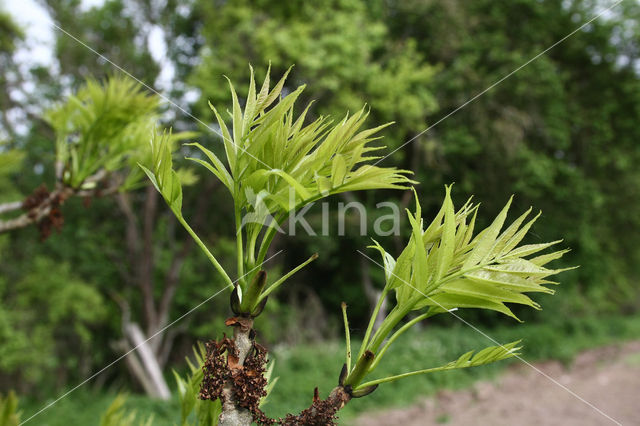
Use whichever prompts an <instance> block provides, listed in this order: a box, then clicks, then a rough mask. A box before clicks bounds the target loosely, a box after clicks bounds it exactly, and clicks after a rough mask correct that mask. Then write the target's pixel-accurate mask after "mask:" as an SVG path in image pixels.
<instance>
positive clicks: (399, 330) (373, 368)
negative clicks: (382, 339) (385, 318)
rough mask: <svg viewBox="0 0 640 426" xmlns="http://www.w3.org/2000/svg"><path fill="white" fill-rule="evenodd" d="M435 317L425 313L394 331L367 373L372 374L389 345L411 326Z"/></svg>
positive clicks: (430, 313)
mask: <svg viewBox="0 0 640 426" xmlns="http://www.w3.org/2000/svg"><path fill="white" fill-rule="evenodd" d="M433 315H435V314H434V313H432V312H425V313H424V314H422V315H418V316H417V317H415V318H414V319H412V320H411V321H409V322H407V323H406V324H405V325H403V326H402V327H400V328H399V329H398V330H396V332H395V333H393V334H392V335H391V337H390V338H389V340H387V342H386V343H385V344H384V346H383V347H382V349H380V352H378V353H377V354H376V359H375V360H374V361H373V364H371V368H370V369H369V372H372V371H373V370H375V368H376V367H377V366H378V363H379V362H380V360H381V359H382V356H383V355H384V353H385V352H386V351H387V349H389V347H390V346H391V344H392V343H393V342H394V341H395V340H396V339H397V338H398V337H400V336H401V335H402V334H403V333H404V332H405V331H407V330H408V329H410V328H411V327H412V326H414V325H415V324H417V323H419V322H420V321H422V320H425V319H427V318H429V317H431V316H433Z"/></svg>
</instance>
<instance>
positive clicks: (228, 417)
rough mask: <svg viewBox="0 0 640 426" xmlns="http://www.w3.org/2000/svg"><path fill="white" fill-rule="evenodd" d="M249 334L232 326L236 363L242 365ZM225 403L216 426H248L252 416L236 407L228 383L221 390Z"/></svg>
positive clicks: (239, 327)
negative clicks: (236, 351)
mask: <svg viewBox="0 0 640 426" xmlns="http://www.w3.org/2000/svg"><path fill="white" fill-rule="evenodd" d="M250 332H251V328H250V327H246V328H245V327H241V326H238V325H236V326H234V340H235V344H236V349H237V350H238V363H239V364H240V365H243V364H244V360H245V359H246V358H247V355H248V354H249V351H250V350H251V347H252V345H253V342H252V341H251V339H250V338H249V333H250ZM222 393H223V394H224V397H225V402H224V404H223V405H222V414H220V418H219V422H218V426H250V425H251V422H252V421H253V416H252V415H251V413H250V412H249V410H247V409H246V408H242V407H239V406H238V405H236V401H235V398H234V397H233V389H232V387H231V384H230V383H227V384H226V385H225V386H224V389H223V390H222Z"/></svg>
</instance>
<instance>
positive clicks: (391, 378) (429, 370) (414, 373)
mask: <svg viewBox="0 0 640 426" xmlns="http://www.w3.org/2000/svg"><path fill="white" fill-rule="evenodd" d="M456 368H467V367H456V366H455V365H443V366H440V367H434V368H427V369H424V370H417V371H411V372H409V373H404V374H398V375H396V376H389V377H383V378H381V379H376V380H371V381H370V382H366V383H363V384H361V385H358V386H357V387H356V389H360V388H366V387H368V386H374V385H379V384H380V383H388V382H393V381H394V380H399V379H404V378H405V377H411V376H417V375H419V374H427V373H435V372H437V371H445V370H454V369H456Z"/></svg>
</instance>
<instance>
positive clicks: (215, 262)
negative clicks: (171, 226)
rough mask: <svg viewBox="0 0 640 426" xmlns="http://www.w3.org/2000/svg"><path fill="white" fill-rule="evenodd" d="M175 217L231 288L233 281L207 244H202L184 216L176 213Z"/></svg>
mask: <svg viewBox="0 0 640 426" xmlns="http://www.w3.org/2000/svg"><path fill="white" fill-rule="evenodd" d="M176 217H177V218H178V221H179V222H180V223H181V224H182V226H184V229H186V230H187V232H188V233H189V235H191V237H192V238H193V239H194V240H195V242H196V243H197V244H198V246H200V248H201V249H202V251H204V252H205V254H206V255H207V257H208V258H209V260H210V261H211V263H213V266H215V268H216V269H217V270H218V272H219V273H220V275H222V278H223V279H224V282H225V283H226V284H227V287H229V288H230V289H233V281H231V278H229V275H228V274H227V272H226V271H225V270H224V268H223V267H222V265H220V263H219V262H218V259H216V258H215V256H214V255H213V254H211V252H210V251H209V249H208V248H207V246H206V245H204V243H203V242H202V240H201V239H200V237H198V235H197V234H196V233H195V232H194V230H193V229H191V227H190V226H189V224H188V223H187V221H186V220H184V217H182V215H181V214H180V215H178V214H177V215H176Z"/></svg>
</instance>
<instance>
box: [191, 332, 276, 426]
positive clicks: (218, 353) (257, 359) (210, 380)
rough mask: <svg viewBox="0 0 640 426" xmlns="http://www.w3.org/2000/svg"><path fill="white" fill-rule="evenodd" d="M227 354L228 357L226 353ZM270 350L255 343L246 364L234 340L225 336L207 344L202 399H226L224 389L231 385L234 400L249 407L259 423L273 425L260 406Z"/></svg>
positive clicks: (265, 384) (263, 394)
mask: <svg viewBox="0 0 640 426" xmlns="http://www.w3.org/2000/svg"><path fill="white" fill-rule="evenodd" d="M225 354H226V356H225ZM266 357H267V350H266V349H265V348H264V347H263V346H261V345H259V344H257V343H255V342H254V343H253V347H252V349H251V351H250V352H249V354H248V355H247V357H246V359H245V361H244V364H243V365H240V364H239V363H238V350H237V349H236V346H235V342H234V341H233V340H231V339H229V338H227V337H226V336H225V337H224V338H223V339H222V340H221V341H220V342H216V341H211V342H209V343H207V359H206V360H205V363H204V366H203V372H204V378H203V380H202V386H201V388H200V398H201V399H208V400H215V399H220V401H221V402H222V404H223V405H224V402H225V398H226V396H225V394H224V392H223V389H224V387H225V385H229V386H230V387H231V389H232V392H233V399H234V401H235V403H236V404H237V405H239V406H241V407H243V408H246V409H247V410H249V411H250V412H251V414H252V415H253V419H254V421H256V422H257V423H259V424H273V420H271V419H269V418H268V417H267V416H266V415H265V414H264V413H263V412H262V411H261V410H260V408H259V405H260V399H261V398H262V397H264V396H266V394H267V391H266V387H267V379H265V377H264V373H265V371H266V370H265V364H266Z"/></svg>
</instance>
